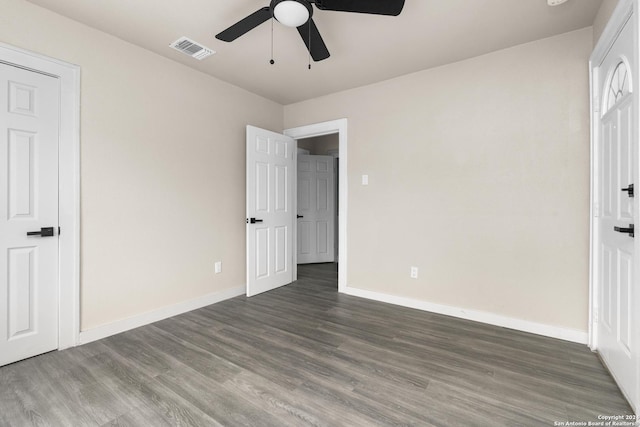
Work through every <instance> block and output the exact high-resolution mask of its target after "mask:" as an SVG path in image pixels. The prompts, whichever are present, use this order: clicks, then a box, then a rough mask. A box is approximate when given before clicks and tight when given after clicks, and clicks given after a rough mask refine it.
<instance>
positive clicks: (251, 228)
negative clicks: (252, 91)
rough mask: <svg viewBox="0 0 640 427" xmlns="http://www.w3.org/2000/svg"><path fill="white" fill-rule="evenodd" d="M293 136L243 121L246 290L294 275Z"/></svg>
mask: <svg viewBox="0 0 640 427" xmlns="http://www.w3.org/2000/svg"><path fill="white" fill-rule="evenodd" d="M294 149H295V141H294V140H293V139H292V138H289V137H288V136H284V135H280V134H278V133H274V132H270V131H267V130H264V129H259V128H256V127H253V126H247V296H253V295H256V294H259V293H261V292H265V291H269V290H271V289H274V288H277V287H279V286H283V285H287V284H289V283H291V282H292V281H293V244H292V243H293V232H292V231H293V230H292V226H293V215H294V214H293V210H292V208H293V183H294V181H293V174H294V171H295V168H294V165H295V164H294V155H293V154H294Z"/></svg>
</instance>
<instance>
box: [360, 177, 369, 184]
mask: <svg viewBox="0 0 640 427" xmlns="http://www.w3.org/2000/svg"><path fill="white" fill-rule="evenodd" d="M362 185H369V175H362Z"/></svg>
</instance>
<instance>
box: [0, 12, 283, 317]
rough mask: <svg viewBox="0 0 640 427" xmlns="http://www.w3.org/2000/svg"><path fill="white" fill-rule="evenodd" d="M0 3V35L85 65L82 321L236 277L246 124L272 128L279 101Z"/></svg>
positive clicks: (231, 282) (239, 277) (230, 282)
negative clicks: (216, 265)
mask: <svg viewBox="0 0 640 427" xmlns="http://www.w3.org/2000/svg"><path fill="white" fill-rule="evenodd" d="M0 10H1V11H2V12H1V13H0V42H2V43H7V44H11V45H14V46H17V47H21V48H24V49H28V50H32V51H35V52H39V53H43V54H45V55H49V56H52V57H55V58H59V59H62V60H65V61H68V62H72V63H74V64H78V65H80V66H81V67H82V89H81V90H82V98H81V103H82V107H81V108H82V110H81V116H82V117H81V127H82V130H81V150H82V155H81V158H82V159H81V168H82V193H81V198H82V239H81V244H82V249H81V256H82V260H81V263H82V267H81V268H82V279H81V282H82V284H81V293H82V300H81V305H82V316H81V317H82V329H83V330H87V329H91V328H94V327H96V326H98V325H102V324H106V323H110V322H113V321H116V320H119V319H123V318H126V317H129V316H133V315H137V314H140V313H144V312H146V311H150V310H154V309H157V308H160V307H164V306H169V305H173V304H176V303H178V302H181V301H187V300H191V299H194V298H197V297H200V296H203V295H206V294H209V293H213V292H217V291H221V290H225V289H229V288H233V287H238V286H244V283H245V240H244V227H245V225H244V217H245V196H244V193H245V190H244V186H245V172H244V156H245V149H244V144H245V143H244V140H245V125H246V124H248V123H251V124H253V125H256V126H260V127H263V128H267V129H270V130H274V131H281V130H282V121H283V109H282V106H280V105H279V104H276V103H274V102H271V101H268V100H265V99H264V98H261V97H258V96H256V95H253V94H251V93H249V92H247V91H244V90H241V89H239V88H237V87H235V86H231V85H229V84H226V83H223V82H221V81H219V80H216V79H214V78H212V77H209V76H206V75H205V74H202V73H200V72H197V71H194V70H192V69H189V68H187V67H184V66H182V65H179V64H177V63H175V62H172V61H170V60H168V59H164V58H162V57H159V56H158V55H155V54H153V53H151V52H148V51H145V50H143V49H140V48H138V47H135V46H133V45H131V44H129V43H125V42H123V41H121V40H119V39H116V38H114V37H111V36H108V35H106V34H104V33H101V32H99V31H96V30H93V29H91V28H89V27H86V26H83V25H81V24H78V23H76V22H74V21H71V20H68V19H66V18H63V17H61V16H59V15H56V14H53V13H51V12H49V11H47V10H45V9H41V8H39V7H37V6H34V5H32V4H30V3H27V2H25V1H22V0H0ZM209 60H213V61H215V60H216V58H215V57H213V58H210V59H209ZM217 260H221V261H222V262H223V264H222V271H223V272H222V274H218V275H214V273H213V272H214V262H215V261H217Z"/></svg>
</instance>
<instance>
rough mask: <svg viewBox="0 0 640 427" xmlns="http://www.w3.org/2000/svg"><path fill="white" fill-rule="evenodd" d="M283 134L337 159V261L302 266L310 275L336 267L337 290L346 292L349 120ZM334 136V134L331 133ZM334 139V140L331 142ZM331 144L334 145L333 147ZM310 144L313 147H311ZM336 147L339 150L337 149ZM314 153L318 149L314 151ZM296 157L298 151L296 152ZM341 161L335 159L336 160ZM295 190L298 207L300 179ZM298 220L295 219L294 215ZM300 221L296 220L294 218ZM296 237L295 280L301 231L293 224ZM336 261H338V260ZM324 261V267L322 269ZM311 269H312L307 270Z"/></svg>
mask: <svg viewBox="0 0 640 427" xmlns="http://www.w3.org/2000/svg"><path fill="white" fill-rule="evenodd" d="M284 134H285V135H287V136H290V137H292V138H294V139H295V140H296V141H297V142H298V146H299V147H300V148H302V149H303V150H304V149H307V150H309V153H311V152H312V151H311V150H312V149H311V148H305V146H306V145H307V144H312V145H313V150H316V149H317V150H321V151H322V150H324V152H325V154H326V155H329V156H331V160H332V162H335V166H336V171H337V172H336V174H335V181H334V185H335V189H336V191H335V197H336V200H335V201H334V209H335V211H334V215H335V216H336V217H335V218H334V224H335V225H334V227H336V225H337V228H336V229H334V233H335V236H334V241H336V244H337V248H334V251H337V256H336V254H335V253H334V261H333V262H332V263H322V264H321V263H318V264H316V263H313V264H305V265H304V266H302V265H301V267H302V268H303V269H304V273H305V275H306V274H307V273H310V274H317V275H323V274H334V275H335V271H334V270H335V269H337V274H338V291H339V292H344V290H345V289H346V283H347V280H346V279H347V119H339V120H332V121H329V122H323V123H316V124H311V125H306V126H300V127H297V128H292V129H287V130H285V131H284ZM330 135H331V136H330ZM325 136H326V138H322V139H315V140H311V141H305V140H309V139H312V138H317V137H325ZM336 138H337V148H336V146H335V139H336ZM329 141H332V142H329ZM330 145H331V147H330ZM310 147H311V146H310ZM336 149H337V153H336V152H335V150H336ZM314 152H315V151H314ZM296 157H297V153H296ZM336 158H337V159H338V160H335V159H336ZM295 182H296V189H295V190H294V198H295V201H294V206H295V208H296V209H297V207H298V200H297V199H298V189H297V179H296V180H295ZM294 219H295V218H294ZM295 220H296V222H297V219H295ZM293 232H294V234H295V235H294V238H293V245H294V246H295V249H294V251H293V252H294V280H295V279H297V277H298V250H297V244H298V236H297V234H298V230H297V227H293ZM336 261H337V262H336ZM323 264H324V267H325V269H324V270H323V269H322V265H323ZM307 270H309V271H307Z"/></svg>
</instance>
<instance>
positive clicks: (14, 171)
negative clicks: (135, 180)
mask: <svg viewBox="0 0 640 427" xmlns="http://www.w3.org/2000/svg"><path fill="white" fill-rule="evenodd" d="M58 115H59V85H58V80H57V79H56V78H53V77H49V76H45V75H42V74H38V73H35V72H31V71H27V70H24V69H21V68H17V67H13V66H9V65H6V64H2V63H0V365H5V364H7V363H12V362H15V361H17V360H21V359H25V358H27V357H31V356H34V355H37V354H40V353H44V352H47V351H51V350H54V349H57V348H58ZM43 228H44V229H45V233H44V234H45V236H44V237H43V236H40V235H29V236H28V235H27V233H29V232H32V233H33V232H42V229H43ZM46 228H51V234H53V235H52V236H46V234H48V233H47V232H46Z"/></svg>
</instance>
